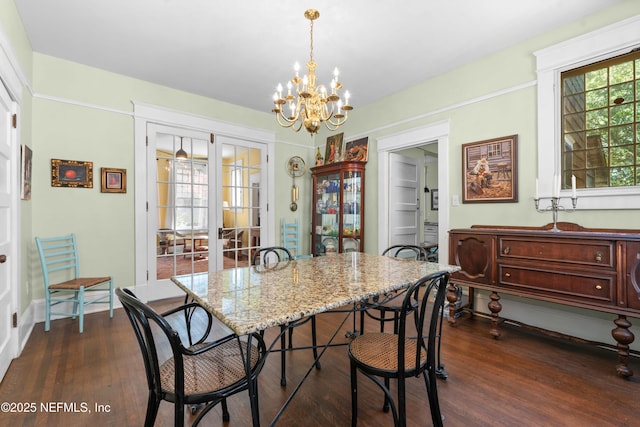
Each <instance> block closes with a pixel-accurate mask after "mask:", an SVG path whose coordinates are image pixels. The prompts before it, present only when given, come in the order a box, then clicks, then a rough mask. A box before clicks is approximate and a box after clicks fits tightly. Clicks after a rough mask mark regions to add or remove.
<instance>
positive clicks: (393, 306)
mask: <svg viewBox="0 0 640 427" xmlns="http://www.w3.org/2000/svg"><path fill="white" fill-rule="evenodd" d="M427 255H428V253H427V251H426V249H424V248H423V247H421V246H416V245H393V246H390V247H388V248H387V249H385V250H384V251H383V252H382V256H389V257H394V258H403V259H412V260H416V261H425V260H426V259H427ZM365 307H366V310H363V311H362V312H361V314H360V332H361V333H362V332H364V315H365V314H366V315H367V316H368V317H370V318H372V319H374V320H376V321H378V322H380V332H384V325H385V323H387V322H393V331H394V333H397V331H398V313H399V312H400V309H401V306H400V302H399V298H392V299H389V300H387V301H386V302H381V303H379V299H378V298H373V299H372V300H370V301H368V302H367V303H366V305H365ZM387 313H389V314H391V317H387Z"/></svg>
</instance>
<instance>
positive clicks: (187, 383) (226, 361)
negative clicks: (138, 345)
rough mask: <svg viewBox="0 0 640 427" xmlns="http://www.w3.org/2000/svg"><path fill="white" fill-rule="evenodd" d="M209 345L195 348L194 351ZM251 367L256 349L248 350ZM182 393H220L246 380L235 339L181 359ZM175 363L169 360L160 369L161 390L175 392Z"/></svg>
mask: <svg viewBox="0 0 640 427" xmlns="http://www.w3.org/2000/svg"><path fill="white" fill-rule="evenodd" d="M209 344H210V343H206V342H205V343H202V344H198V345H195V346H193V347H191V348H190V350H192V351H195V350H197V349H199V348H202V347H206V346H207V345H209ZM241 345H242V346H243V348H242V352H245V353H246V350H247V343H246V342H242V344H241ZM251 361H252V363H251V367H252V368H255V366H256V363H257V362H258V361H259V354H258V349H257V348H255V347H253V346H252V347H251ZM183 363H184V393H185V394H186V395H196V394H202V393H209V392H211V391H212V390H221V389H223V388H226V387H229V386H232V385H233V384H235V383H237V382H239V381H243V380H245V379H246V377H247V374H246V371H245V366H244V361H243V358H242V354H241V350H240V348H239V346H238V342H237V341H236V340H231V341H228V342H226V343H223V344H221V345H219V346H218V347H215V348H213V349H211V350H209V351H207V352H205V353H202V354H198V355H196V356H184V358H183ZM175 372H176V369H175V360H174V358H173V357H172V358H170V359H169V360H167V361H166V362H164V363H163V364H162V365H161V366H160V381H161V382H162V389H163V390H165V391H168V392H169V393H175Z"/></svg>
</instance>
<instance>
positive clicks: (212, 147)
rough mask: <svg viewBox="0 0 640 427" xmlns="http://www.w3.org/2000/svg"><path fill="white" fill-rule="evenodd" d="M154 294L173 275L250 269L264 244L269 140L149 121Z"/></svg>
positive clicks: (168, 288) (165, 289) (166, 291)
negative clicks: (262, 221) (262, 231)
mask: <svg viewBox="0 0 640 427" xmlns="http://www.w3.org/2000/svg"><path fill="white" fill-rule="evenodd" d="M147 138H148V148H147V169H148V173H147V183H148V185H147V193H148V194H147V200H148V208H147V214H148V215H147V236H148V237H149V240H150V241H149V242H148V245H147V248H148V255H147V266H148V296H149V299H155V298H163V297H167V296H170V295H173V294H176V293H178V292H179V290H178V288H177V287H176V285H175V284H173V283H172V282H171V280H170V278H171V277H172V276H175V275H181V274H194V273H205V272H209V271H215V270H219V269H223V268H233V267H237V266H246V265H248V264H249V263H250V259H251V257H252V254H253V252H254V251H255V249H256V248H257V247H258V245H259V244H260V236H261V218H263V217H264V215H263V210H264V209H265V206H266V204H265V203H264V201H263V200H264V198H261V197H260V196H261V193H262V194H264V192H265V190H266V189H264V188H262V187H261V184H262V183H265V182H267V177H266V168H265V167H264V165H265V164H266V159H267V156H266V152H267V150H266V148H265V144H262V143H258V142H252V141H247V140H243V139H240V138H233V137H229V136H224V135H220V136H213V135H212V134H210V133H205V132H201V131H197V130H189V129H184V128H179V127H172V126H165V125H158V124H148V125H147Z"/></svg>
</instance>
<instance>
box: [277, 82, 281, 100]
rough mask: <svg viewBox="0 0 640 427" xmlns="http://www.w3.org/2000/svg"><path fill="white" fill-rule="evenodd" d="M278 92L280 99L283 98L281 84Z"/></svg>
mask: <svg viewBox="0 0 640 427" xmlns="http://www.w3.org/2000/svg"><path fill="white" fill-rule="evenodd" d="M276 90H277V91H278V98H282V85H281V84H280V83H278V88H277V89H276Z"/></svg>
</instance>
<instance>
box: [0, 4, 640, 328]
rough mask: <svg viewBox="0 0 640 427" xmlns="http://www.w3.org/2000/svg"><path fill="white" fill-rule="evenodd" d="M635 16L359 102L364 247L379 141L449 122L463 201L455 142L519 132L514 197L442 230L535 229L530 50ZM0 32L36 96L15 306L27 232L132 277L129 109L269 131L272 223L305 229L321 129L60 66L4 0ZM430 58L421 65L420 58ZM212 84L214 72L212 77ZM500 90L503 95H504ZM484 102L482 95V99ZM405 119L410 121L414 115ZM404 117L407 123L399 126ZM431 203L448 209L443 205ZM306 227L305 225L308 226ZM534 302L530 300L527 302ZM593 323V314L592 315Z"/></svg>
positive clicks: (535, 42)
mask: <svg viewBox="0 0 640 427" xmlns="http://www.w3.org/2000/svg"><path fill="white" fill-rule="evenodd" d="M637 14H640V2H638V1H635V0H626V1H623V2H621V3H619V4H617V5H615V6H613V7H611V8H608V9H606V10H604V11H603V12H600V13H598V14H595V15H592V16H589V17H586V18H584V19H580V20H579V21H577V22H574V23H572V24H569V25H566V26H564V27H562V28H559V29H556V30H554V31H552V32H549V33H547V34H545V35H543V36H540V37H536V38H534V39H531V40H528V41H526V42H524V43H520V44H517V45H515V46H512V47H510V48H508V49H505V50H503V51H500V52H498V53H496V54H494V55H491V56H488V57H485V58H483V59H481V60H478V61H475V62H473V63H471V64H469V65H466V66H463V67H460V68H458V69H455V70H451V71H450V72H448V73H446V74H444V75H442V76H438V77H436V78H433V79H430V80H427V81H425V82H423V83H421V84H419V85H416V86H414V87H412V88H409V89H407V90H405V91H402V92H399V93H397V94H395V95H393V96H390V97H388V98H386V99H384V100H382V101H380V102H378V103H375V104H372V105H368V106H364V107H358V106H356V109H355V110H354V111H353V112H352V114H351V117H350V119H349V123H347V124H346V125H345V126H344V127H343V128H342V129H341V131H343V132H344V133H345V140H350V139H352V138H351V136H358V137H359V136H362V135H367V136H369V143H370V147H369V160H368V164H367V185H366V206H365V211H366V216H367V217H366V224H367V225H366V230H365V232H366V235H367V238H366V247H365V250H366V251H367V252H379V248H377V239H378V194H377V193H378V189H377V172H378V171H377V169H378V165H377V161H378V156H377V142H376V141H377V138H380V137H384V136H386V135H390V134H394V133H397V132H399V131H402V130H406V129H410V128H414V127H418V126H424V125H427V124H430V123H435V122H438V121H441V120H449V121H450V136H449V137H450V138H449V142H450V146H449V164H448V165H447V170H448V176H449V180H450V190H451V194H452V195H455V194H460V191H461V190H460V189H461V185H462V182H461V173H460V170H461V162H462V159H461V146H462V144H464V143H468V142H473V141H478V140H483V139H489V138H494V137H499V136H505V135H511V134H518V136H519V142H518V168H519V169H518V174H519V180H518V182H519V202H517V203H504V204H499V205H496V204H473V205H464V204H462V205H460V206H455V207H452V208H451V210H450V226H451V227H452V228H458V227H467V226H470V225H472V224H512V225H542V224H546V223H548V222H549V221H550V220H551V218H550V214H540V213H537V212H536V211H535V209H534V208H533V201H532V197H533V193H534V185H535V184H534V182H535V176H536V173H537V172H536V171H537V121H536V120H537V105H536V86H535V80H536V73H535V57H534V55H533V52H535V51H536V50H538V49H542V48H545V47H547V46H550V45H553V44H556V43H559V42H561V41H563V40H566V39H567V38H571V37H575V36H578V35H580V34H584V33H586V32H589V31H592V30H595V29H598V28H600V27H603V26H605V25H609V24H612V23H614V22H617V21H620V20H622V19H625V18H627V17H630V16H634V15H637ZM0 26H1V28H2V30H3V31H4V33H5V34H6V35H7V38H8V41H9V43H10V44H11V48H12V49H13V50H14V51H15V52H14V54H15V56H16V57H17V59H18V61H19V63H20V66H21V67H22V68H23V70H22V71H23V72H24V74H25V75H26V76H27V79H29V80H30V83H31V90H32V93H33V96H32V95H31V94H30V93H29V92H28V91H25V95H24V96H23V100H22V127H23V129H22V135H21V143H23V144H27V145H30V146H31V148H32V149H33V152H34V165H33V166H34V167H33V171H34V175H33V196H32V200H31V201H23V202H21V206H20V208H21V233H22V236H21V244H22V247H21V256H22V262H21V272H22V279H21V282H22V283H21V307H22V310H25V309H26V307H27V306H28V305H29V303H30V302H31V301H32V300H33V299H39V298H42V297H43V290H42V289H41V282H40V280H39V275H40V272H39V266H38V265H37V262H35V258H34V257H33V237H34V236H47V235H54V234H59V233H63V232H71V231H73V232H76V233H78V235H79V243H80V245H81V247H82V249H81V252H82V257H83V259H82V260H81V264H83V267H84V268H85V271H87V272H91V273H98V272H104V273H109V274H112V275H113V276H114V277H115V283H116V286H126V285H130V284H133V282H134V262H135V254H134V253H133V250H134V249H133V224H134V218H133V216H134V208H133V205H134V188H135V182H134V180H133V170H134V168H135V167H136V165H134V160H133V152H134V146H133V144H134V133H133V116H132V112H133V104H132V102H133V101H135V102H142V103H146V104H154V105H158V106H164V107H167V108H170V109H173V110H179V111H184V112H189V113H193V114H197V115H202V116H207V117H212V118H215V119H216V120H223V121H229V122H234V123H239V124H242V125H246V126H251V127H256V128H261V129H266V130H271V131H273V132H275V133H276V140H277V144H276V159H275V162H276V167H275V170H276V176H275V178H276V183H275V184H276V185H275V188H276V207H275V217H276V225H277V226H279V222H280V218H282V217H285V218H287V219H294V218H298V219H300V221H301V224H302V226H303V235H304V234H306V233H307V232H308V231H309V229H308V227H309V221H308V218H309V217H310V207H309V205H310V200H311V193H310V190H311V189H310V176H309V175H306V176H305V177H304V178H303V179H302V180H299V181H298V185H300V187H301V191H300V196H301V200H300V201H299V206H300V209H299V210H298V211H297V212H296V213H292V212H290V211H289V210H288V206H289V197H290V191H289V189H290V184H291V178H290V177H289V176H288V175H287V174H286V171H285V164H286V159H288V158H289V157H290V156H292V155H300V156H302V157H304V158H305V159H306V160H307V163H308V164H309V165H312V164H313V163H314V159H313V157H314V153H315V150H314V148H313V147H314V146H318V145H319V146H321V151H322V152H323V153H324V141H325V139H326V137H327V136H328V133H327V132H324V133H321V134H320V135H318V136H317V137H316V138H315V139H312V138H310V137H309V136H308V135H307V134H305V133H300V134H295V133H293V132H291V131H290V130H288V129H282V128H280V127H278V126H277V125H276V124H275V123H274V120H273V117H272V115H271V114H270V113H269V112H268V111H269V105H266V106H265V110H264V112H261V111H255V110H249V109H246V108H243V107H238V106H234V105H230V104H227V103H223V102H220V101H217V100H213V99H209V98H205V97H202V96H198V95H194V94H190V93H186V92H181V91H177V90H174V89H170V88H167V87H163V86H159V85H155V84H152V83H148V82H144V81H141V80H136V79H132V78H129V77H125V76H122V75H118V74H114V73H110V72H106V71H103V70H98V69H95V68H91V67H86V66H83V65H79V64H76V63H72V62H69V61H64V60H61V59H57V58H53V57H50V56H46V55H41V54H38V53H32V52H31V48H30V46H29V42H28V39H27V38H26V36H25V34H24V30H23V28H22V25H21V24H20V22H19V16H18V14H17V12H16V11H15V7H14V5H13V2H11V1H2V2H0ZM428 61H429V59H428V58H425V63H428ZM212 78H213V77H212ZM503 91H505V93H503ZM484 97H486V99H485V98H484ZM411 118H414V119H413V120H411ZM407 119H409V120H407ZM52 158H59V159H70V160H83V161H92V162H94V188H92V189H67V188H52V187H51V186H50V176H49V174H50V159H52ZM100 167H116V168H125V169H127V171H128V185H127V187H128V189H129V190H128V192H127V193H126V194H102V193H100V188H99V182H100V181H99V178H98V176H99V171H100ZM440 203H441V204H442V203H449V201H447V200H440ZM637 215H638V211H637V210H635V211H632V210H618V211H605V210H602V211H580V212H576V213H574V214H571V215H568V214H561V216H560V220H562V221H571V222H576V223H579V224H581V225H583V226H587V227H604V226H609V225H610V226H613V227H624V228H640V227H638V223H637ZM305 228H306V229H305ZM533 305H535V304H533ZM596 316H597V315H596Z"/></svg>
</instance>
